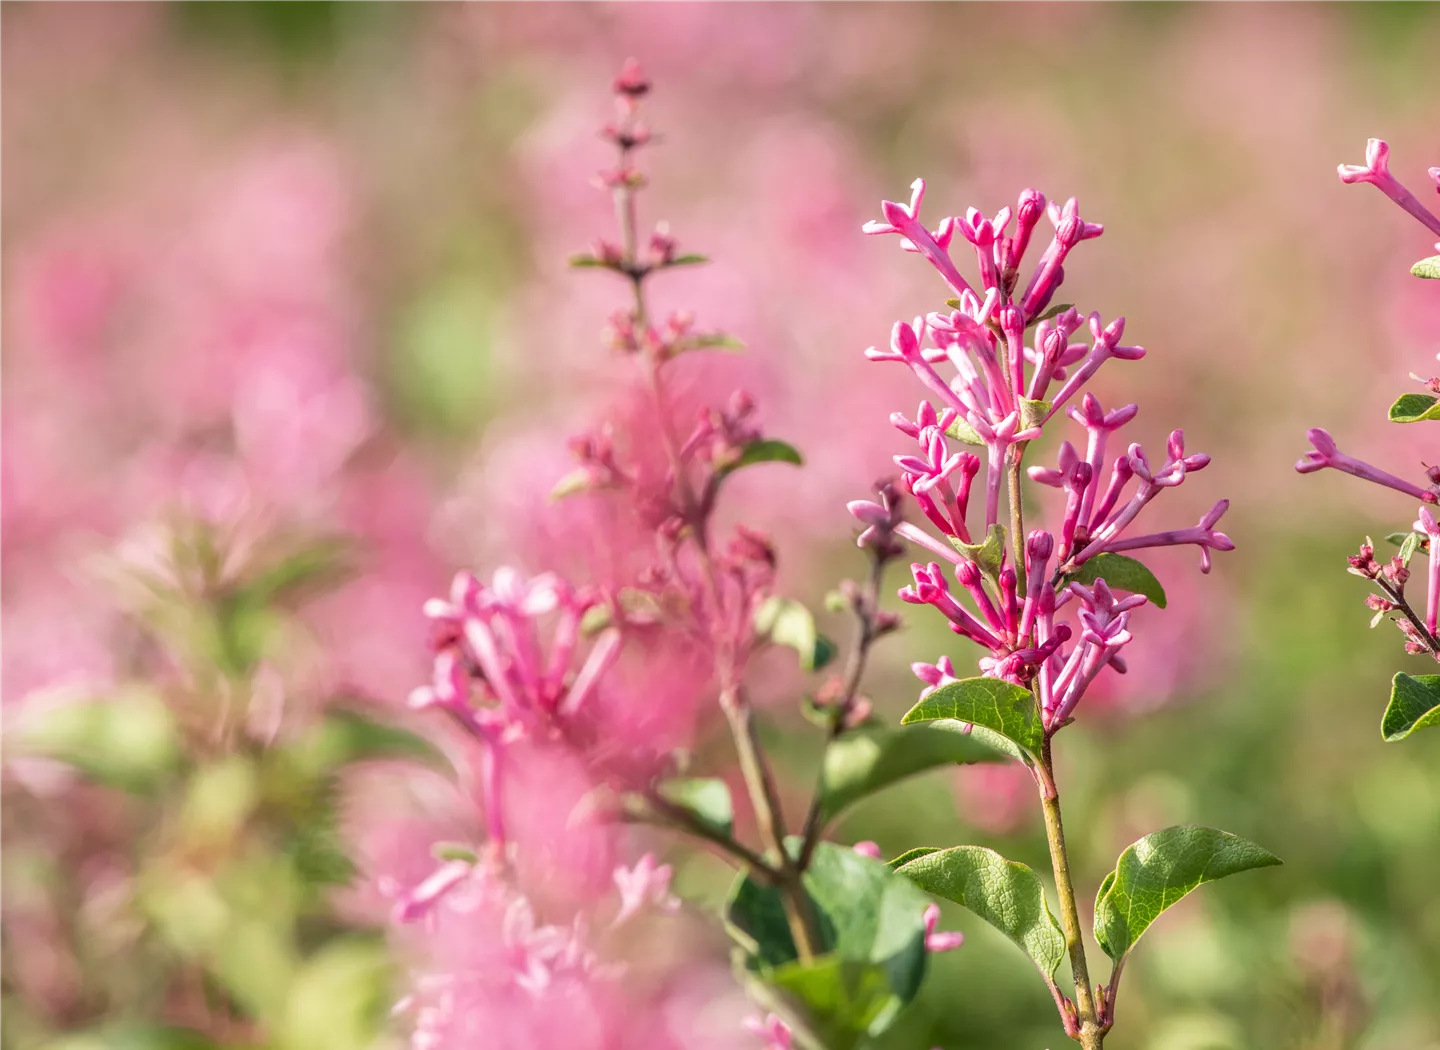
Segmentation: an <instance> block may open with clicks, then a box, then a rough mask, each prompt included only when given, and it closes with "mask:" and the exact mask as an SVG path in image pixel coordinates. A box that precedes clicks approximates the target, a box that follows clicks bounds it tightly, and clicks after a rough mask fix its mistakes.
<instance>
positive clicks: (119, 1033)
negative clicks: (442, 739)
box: [44, 1025, 219, 1050]
mask: <svg viewBox="0 0 1440 1050" xmlns="http://www.w3.org/2000/svg"><path fill="white" fill-rule="evenodd" d="M218 1047H219V1044H218V1043H214V1042H212V1041H211V1040H210V1038H209V1037H208V1036H206V1035H204V1034H203V1033H201V1032H197V1031H195V1030H194V1029H192V1028H171V1027H169V1026H159V1025H157V1026H154V1027H152V1026H149V1025H120V1026H116V1027H105V1028H96V1029H92V1030H90V1031H87V1032H71V1033H68V1034H66V1035H62V1036H61V1037H60V1038H58V1039H56V1040H55V1041H54V1042H50V1043H46V1044H45V1046H44V1050H218Z"/></svg>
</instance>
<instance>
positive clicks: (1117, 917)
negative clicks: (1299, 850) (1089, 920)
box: [1095, 824, 1281, 962]
mask: <svg viewBox="0 0 1440 1050" xmlns="http://www.w3.org/2000/svg"><path fill="white" fill-rule="evenodd" d="M1279 863H1281V861H1280V858H1279V857H1277V856H1275V855H1274V854H1273V853H1271V852H1269V851H1268V850H1265V849H1262V848H1261V847H1259V846H1257V845H1255V843H1253V842H1250V841H1248V840H1247V839H1242V838H1241V837H1240V836H1239V835H1232V834H1231V833H1230V832H1228V831H1219V830H1217V829H1215V828H1202V827H1197V826H1195V825H1190V824H1187V825H1181V826H1178V827H1173V828H1165V829H1164V830H1163V831H1156V832H1152V833H1151V834H1149V835H1146V836H1145V837H1144V838H1143V839H1141V840H1140V841H1139V842H1136V843H1135V844H1134V845H1132V846H1130V847H1128V848H1127V849H1126V850H1125V852H1124V853H1122V854H1120V859H1119V860H1118V861H1117V862H1116V864H1115V870H1114V871H1112V872H1111V873H1110V874H1109V875H1106V876H1105V881H1104V882H1102V883H1101V884H1100V892H1099V894H1098V895H1097V896H1096V898H1095V939H1096V940H1097V941H1099V942H1100V947H1101V948H1103V949H1104V950H1105V954H1106V955H1108V956H1110V958H1112V959H1114V960H1115V961H1116V962H1119V961H1120V960H1121V959H1122V958H1124V957H1125V954H1126V953H1127V952H1128V951H1129V950H1130V949H1131V948H1133V947H1134V946H1135V942H1136V941H1138V940H1139V939H1140V935H1141V934H1143V933H1144V932H1145V931H1146V930H1147V929H1149V928H1150V924H1151V923H1152V922H1154V921H1155V920H1156V919H1157V918H1158V917H1159V915H1160V913H1161V912H1163V911H1164V910H1165V909H1166V908H1168V907H1170V906H1171V905H1172V904H1174V903H1175V902H1176V901H1178V900H1179V899H1180V898H1181V897H1184V896H1185V895H1186V894H1187V893H1189V892H1190V891H1191V890H1193V889H1195V887H1197V886H1199V885H1200V884H1201V883H1205V882H1213V881H1215V880H1216V879H1223V878H1224V877H1225V876H1226V875H1234V874H1235V873H1236V872H1239V871H1248V870H1249V869H1250V868H1267V867H1270V866H1271V865H1274V864H1279Z"/></svg>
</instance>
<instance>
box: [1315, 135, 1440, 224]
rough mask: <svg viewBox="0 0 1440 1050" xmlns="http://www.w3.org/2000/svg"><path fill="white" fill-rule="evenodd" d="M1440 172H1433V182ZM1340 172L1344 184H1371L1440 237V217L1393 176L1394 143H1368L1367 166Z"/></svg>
mask: <svg viewBox="0 0 1440 1050" xmlns="http://www.w3.org/2000/svg"><path fill="white" fill-rule="evenodd" d="M1437 171H1440V168H1431V169H1430V177H1431V178H1432V179H1433V178H1435V177H1436V176H1435V173H1436V172H1437ZM1339 172H1340V181H1341V182H1344V183H1346V184H1354V183H1357V182H1368V183H1369V184H1370V185H1372V186H1374V187H1375V188H1376V189H1377V190H1379V191H1380V192H1381V193H1383V194H1385V196H1387V197H1389V198H1390V199H1391V200H1392V201H1394V202H1395V203H1396V204H1398V205H1400V207H1402V208H1404V209H1405V210H1406V211H1407V212H1409V213H1410V214H1411V215H1412V216H1414V217H1415V219H1416V220H1417V221H1419V222H1420V224H1421V225H1422V226H1424V227H1425V228H1426V229H1428V230H1429V231H1430V232H1431V233H1433V234H1435V235H1436V236H1440V216H1437V215H1435V213H1434V212H1432V211H1431V210H1430V209H1429V208H1427V207H1425V205H1423V204H1421V203H1420V198H1419V197H1416V196H1415V194H1413V193H1411V192H1410V191H1409V190H1408V189H1406V188H1405V186H1404V184H1403V183H1401V182H1400V180H1399V179H1397V178H1396V177H1395V176H1394V175H1391V174H1390V144H1389V143H1387V142H1386V141H1385V140H1384V139H1371V140H1370V141H1369V142H1367V143H1366V144H1365V163H1364V164H1341V165H1340V166H1339ZM1437 181H1440V180H1437ZM1437 188H1440V187H1437Z"/></svg>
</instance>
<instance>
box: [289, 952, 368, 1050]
mask: <svg viewBox="0 0 1440 1050" xmlns="http://www.w3.org/2000/svg"><path fill="white" fill-rule="evenodd" d="M392 968H393V963H392V960H391V958H390V954H389V953H388V952H387V951H386V950H385V946H384V944H383V942H381V941H380V940H379V939H378V938H376V939H372V938H368V937H359V936H353V935H352V936H346V937H336V938H332V939H330V940H328V941H327V942H326V943H325V945H324V946H323V947H322V948H320V949H319V950H318V951H317V952H315V954H313V955H311V956H310V957H309V958H308V959H306V960H305V962H304V964H303V965H302V966H301V967H300V968H299V970H298V971H297V972H296V973H295V976H294V979H293V981H292V983H291V985H290V987H289V996H288V998H287V1000H286V1003H285V1007H284V1010H283V1013H282V1014H281V1017H280V1018H279V1022H278V1024H277V1025H276V1026H275V1035H276V1036H277V1039H276V1042H275V1043H273V1044H271V1045H272V1046H274V1047H275V1048H276V1050H308V1048H310V1047H320V1046H323V1047H326V1048H327V1050H366V1048H368V1047H373V1046H375V1045H377V1041H378V1040H379V1039H380V1036H381V1033H383V1032H384V1031H385V1029H386V1027H387V1021H388V1018H389V1014H390V1005H391V1003H392V997H391V992H390V980H391V977H392Z"/></svg>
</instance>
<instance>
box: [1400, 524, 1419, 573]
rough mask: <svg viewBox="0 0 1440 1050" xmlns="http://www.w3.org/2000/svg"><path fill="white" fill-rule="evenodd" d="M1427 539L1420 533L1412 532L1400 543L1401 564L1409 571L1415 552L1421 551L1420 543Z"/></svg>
mask: <svg viewBox="0 0 1440 1050" xmlns="http://www.w3.org/2000/svg"><path fill="white" fill-rule="evenodd" d="M1424 538H1425V537H1423V536H1421V535H1420V533H1418V532H1412V533H1411V534H1410V535H1408V536H1406V537H1405V538H1404V539H1403V540H1401V541H1400V555H1399V557H1400V563H1401V564H1402V565H1404V566H1405V567H1406V568H1407V569H1408V568H1409V567H1410V559H1411V558H1413V557H1415V552H1416V551H1417V550H1419V549H1420V543H1421V541H1422V540H1424Z"/></svg>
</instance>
